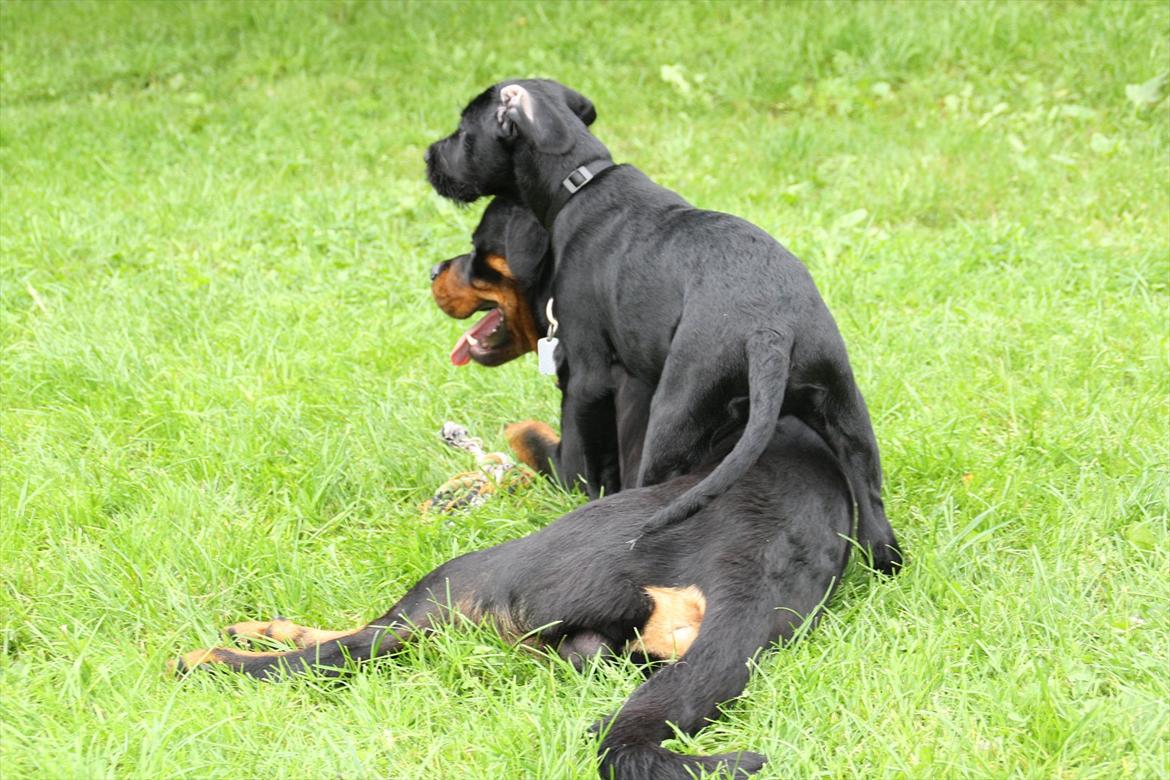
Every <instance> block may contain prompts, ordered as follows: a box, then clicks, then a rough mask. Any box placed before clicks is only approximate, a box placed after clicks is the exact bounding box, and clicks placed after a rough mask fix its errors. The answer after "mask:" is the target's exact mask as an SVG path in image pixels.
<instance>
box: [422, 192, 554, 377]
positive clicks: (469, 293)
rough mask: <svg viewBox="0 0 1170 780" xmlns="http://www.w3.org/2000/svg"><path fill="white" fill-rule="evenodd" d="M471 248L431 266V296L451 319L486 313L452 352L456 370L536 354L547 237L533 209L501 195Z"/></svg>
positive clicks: (549, 266)
mask: <svg viewBox="0 0 1170 780" xmlns="http://www.w3.org/2000/svg"><path fill="white" fill-rule="evenodd" d="M471 243H472V250H471V251H470V252H468V253H467V254H465V255H459V256H458V257H452V258H451V259H450V260H444V261H443V262H441V263H437V264H436V265H435V266H434V267H433V268H431V295H433V296H434V298H435V303H436V304H438V306H439V308H440V309H442V310H443V311H444V312H445V313H446V314H447V315H448V316H450V317H454V318H455V319H457V320H462V319H467V318H468V317H470V316H471V315H473V314H475V313H476V312H480V311H486V312H487V314H486V315H485V316H484V317H483V318H481V319H480V320H479V321H478V322H477V323H475V324H474V325H472V326H471V327H470V328H469V329H468V330H467V331H466V332H465V333H464V334H463V335H462V336H460V337H459V340H458V341H457V342H455V348H454V349H452V350H451V362H452V363H453V364H454V365H457V366H462V365H466V364H467V363H469V362H470V361H472V360H474V361H475V362H476V363H479V364H480V365H483V366H498V365H500V364H501V363H507V362H508V361H509V360H513V359H515V358H517V357H520V356H521V355H523V354H525V353H526V352H531V351H533V350H535V349H536V341H537V339H538V338H540V334H541V333H542V331H543V329H544V328H546V327H547V323H546V321H545V318H544V313H543V309H544V304H545V302H546V301H547V300H548V293H547V291H546V287H547V285H548V280H549V278H550V276H551V270H552V258H551V252H550V250H549V240H548V233H546V232H545V230H544V228H543V227H541V225H540V223H539V222H538V221H537V220H536V217H534V216H533V215H532V212H530V211H528V210H527V209H526V208H524V207H522V206H518V205H516V204H515V203H513V202H511V201H508V200H504V199H502V198H496V199H495V200H493V201H492V202H491V203H490V204H489V205H488V207H487V209H486V210H484V213H483V217H482V218H481V219H480V221H479V225H478V226H477V227H476V228H475V233H473V234H472V239H471Z"/></svg>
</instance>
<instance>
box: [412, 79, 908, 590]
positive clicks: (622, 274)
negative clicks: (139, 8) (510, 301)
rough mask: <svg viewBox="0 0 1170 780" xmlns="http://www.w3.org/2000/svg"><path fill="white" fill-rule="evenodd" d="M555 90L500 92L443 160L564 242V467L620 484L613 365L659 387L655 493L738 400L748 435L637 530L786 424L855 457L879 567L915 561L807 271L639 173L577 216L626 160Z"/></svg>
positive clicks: (701, 499) (560, 289)
mask: <svg viewBox="0 0 1170 780" xmlns="http://www.w3.org/2000/svg"><path fill="white" fill-rule="evenodd" d="M581 101H584V103H585V104H588V105H589V106H590V109H589V110H590V112H592V104H590V103H588V101H587V100H586V99H585V98H583V97H582V96H581V95H580V94H579V93H576V92H573V91H572V90H568V89H567V88H565V87H563V86H562V85H560V84H557V83H556V82H551V81H539V80H517V81H511V82H502V83H500V84H497V85H496V86H494V87H491V88H490V89H488V90H487V91H485V92H484V93H482V94H481V95H479V96H478V97H477V98H476V99H475V100H473V101H472V102H471V104H469V105H468V107H467V108H466V109H465V110H464V112H463V116H462V120H461V122H460V125H459V129H458V130H456V132H455V133H453V134H452V135H450V136H448V137H447V138H444V139H442V140H440V141H437V142H435V143H434V144H432V145H431V147H430V149H428V151H427V154H426V163H427V173H428V177H429V178H430V181H431V183H432V185H434V187H435V189H436V190H437V191H438V192H439V194H440V195H444V196H446V197H450V198H455V199H458V200H464V201H466V200H470V199H472V196H473V195H479V196H486V195H497V196H503V197H506V198H509V199H512V200H516V201H519V202H521V203H523V204H524V205H525V206H526V207H527V208H529V209H530V210H531V211H532V212H533V214H535V215H537V216H538V217H540V218H541V221H542V223H543V225H544V227H545V228H546V229H547V230H548V231H549V232H550V233H551V236H552V248H553V255H554V258H555V263H556V273H555V278H554V284H553V294H554V296H555V299H556V316H557V317H558V319H559V320H560V322H561V331H560V333H559V334H558V336H559V338H560V340H561V349H560V352H561V354H562V358H563V359H562V360H561V361H560V363H559V368H558V376H559V380H560V383H561V388H562V390H563V391H564V397H563V400H562V410H561V428H562V433H563V442H562V452H561V456H562V460H563V461H564V462H565V463H566V464H568V465H572V466H573V467H575V468H579V469H580V470H579V471H578V472H576V473H577V474H580V475H581V476H582V477H583V478H584V480H585V482H586V484H587V486H588V489H589V492H590V495H592V496H596V495H598V494H600V493H601V492H602V491H605V492H612V491H613V490H615V489H617V488H618V487H620V478H619V473H618V469H617V468H616V467H615V466H614V464H615V462H616V457H615V453H614V450H613V447H614V441H615V436H614V434H613V425H614V418H613V408H614V406H613V395H614V383H613V380H612V377H613V371H612V367H613V365H614V364H615V363H617V364H619V365H620V366H621V369H622V371H623V372H624V374H628V375H630V376H632V377H635V378H637V379H638V380H640V381H641V382H643V383H644V384H645V385H646V386H648V387H653V388H655V390H654V396H653V400H652V403H651V409H650V419H649V422H648V424H647V430H646V437H645V442H644V445H643V450H642V458H641V464H640V473H639V476H638V484H641V485H653V484H657V483H660V482H663V481H665V480H667V479H669V478H671V477H673V476H677V475H680V474H687V473H690V472H691V471H692V470H693V469H694V468H695V466H697V465H698V461H697V460H696V457H697V453H701V452H703V447H702V443H703V442H704V441H705V440H707V439H709V438H710V437H711V436H712V432H713V431H714V430H715V429H717V428H720V427H722V426H724V425H725V422H726V419H725V417H724V415H723V412H724V409H725V408H726V406H727V404H728V401H729V399H731V398H735V397H741V396H748V397H749V398H750V400H751V408H750V411H749V417H748V424H747V426H746V428H745V429H744V433H743V436H742V437H741V438H740V440H739V442H738V444H737V445H736V447H735V448H734V449H733V450H732V452H731V454H730V455H729V457H728V458H727V460H726V461H725V462H723V463H721V464H720V465H719V466H718V467H716V468H715V469H714V470H713V471H712V472H710V474H709V475H708V477H707V478H706V479H705V480H703V481H702V482H701V483H699V484H697V485H695V486H694V487H693V488H692V489H691V490H690V491H689V492H687V493H686V494H685V495H681V496H679V497H678V498H677V500H676V501H674V502H672V503H671V504H670V505H669V506H668V507H664V508H663V509H661V510H658V511H656V512H655V514H654V516H653V517H652V518H650V520H649V521H648V522H647V523H645V524H644V525H643V526H642V527H641V528H640V529H639V531H638V534H635V538H637V536H640V535H641V534H644V533H649V532H654V531H660V530H662V529H664V528H666V527H669V526H670V525H672V524H673V523H676V522H678V521H679V520H682V519H684V518H685V517H687V516H688V515H689V514H691V513H692V512H694V511H696V510H697V509H698V508H700V507H702V506H704V505H705V504H706V503H707V502H709V501H710V500H711V499H712V498H714V497H715V496H718V495H719V494H720V493H722V492H723V491H725V490H727V489H728V488H729V487H730V486H731V485H732V484H734V482H735V480H736V479H737V478H738V477H739V476H740V475H741V474H743V473H744V470H745V469H746V468H747V467H749V466H750V465H751V463H752V462H754V460H755V459H756V458H757V457H758V456H759V455H760V453H761V452H763V450H764V448H765V447H766V446H767V444H768V441H769V440H770V437H771V434H772V431H773V428H774V424H775V421H776V418H777V416H778V415H779V414H780V412H781V411H783V412H784V413H787V414H792V415H795V416H797V417H799V418H800V419H801V420H803V421H804V422H805V423H806V424H808V425H809V426H810V427H812V428H813V429H814V430H816V431H817V432H818V433H819V434H820V435H821V436H822V437H823V438H824V440H825V441H826V442H827V443H828V444H829V446H830V447H831V448H832V450H833V452H834V453H835V454H836V456H837V457H838V459H839V460H840V462H841V464H842V466H843V468H844V471H845V474H846V476H847V478H848V480H849V484H850V487H851V489H852V491H853V495H854V497H855V499H856V501H857V504H858V510H859V531H858V534H859V539H860V541H861V542H862V544H863V545H865V546H866V547H867V548H868V549H869V551H870V554H871V556H872V560H873V565H874V567H875V568H877V569H878V570H880V571H883V572H893V571H894V570H896V569H897V568H898V567H900V566H901V563H902V555H901V551H900V549H899V546H898V543H897V540H896V539H895V537H894V532H893V529H892V528H891V527H890V524H889V521H888V520H887V518H886V514H885V509H884V505H883V503H882V497H881V482H882V477H881V465H880V459H879V455H878V447H877V442H876V439H875V438H874V434H873V429H872V426H871V424H870V419H869V413H868V411H867V409H866V406H865V401H864V400H863V399H862V396H861V392H860V390H859V389H858V387H857V384H856V382H855V380H854V377H853V371H852V369H851V367H850V365H849V359H848V355H847V353H846V350H845V344H844V341H843V340H842V338H841V335H840V333H839V331H838V330H837V326H836V323H835V322H834V320H833V317H832V315H831V314H830V313H829V311H828V308H827V307H826V306H825V303H824V301H823V300H822V299H821V296H820V294H819V293H818V292H817V289H816V286H815V285H814V284H813V281H812V278H811V277H810V276H809V273H808V271H807V269H806V268H805V267H804V265H803V264H801V263H800V261H799V260H797V259H796V258H795V257H794V256H793V255H792V254H791V253H789V252H788V250H786V249H785V248H784V247H783V246H781V245H780V244H779V243H777V242H776V241H775V240H774V239H773V238H772V237H771V236H769V235H768V234H766V233H764V232H763V231H762V230H760V229H759V228H757V227H756V226H754V225H752V224H750V223H748V222H745V221H744V220H742V219H739V218H737V217H734V216H731V215H729V214H721V213H718V212H713V211H704V210H701V209H697V208H694V207H693V206H691V205H690V204H689V203H687V202H686V201H685V200H683V199H682V198H681V197H680V196H679V195H677V194H676V193H674V192H671V191H670V190H667V189H665V188H663V187H660V186H658V185H657V184H655V183H654V182H653V181H651V180H650V179H649V178H647V177H646V176H645V175H644V174H642V173H641V172H640V171H638V170H637V169H636V168H633V167H631V166H628V165H621V166H617V167H614V168H610V169H608V170H605V171H603V172H602V173H601V174H599V175H598V176H597V178H596V179H595V180H594V181H592V182H590V183H589V184H588V185H587V186H585V187H584V188H583V189H582V190H581V191H580V192H578V193H577V194H576V195H574V196H573V197H572V198H571V199H569V201H568V202H567V203H566V204H565V205H564V207H563V208H562V209H560V210H559V211H556V212H555V213H554V212H553V211H552V210H551V207H552V205H553V203H554V198H555V197H556V196H557V193H558V192H560V191H561V189H560V188H561V182H562V181H563V180H564V178H565V177H566V176H567V175H568V174H569V173H570V172H571V171H573V170H575V169H576V168H577V167H578V166H581V165H584V164H586V163H590V162H593V161H596V160H609V159H610V154H609V151H608V150H607V149H606V148H605V146H604V145H603V144H602V143H601V142H600V141H599V140H598V139H597V138H596V137H594V136H593V135H592V134H591V133H590V132H589V131H588V128H587V127H586V125H585V123H584V122H583V121H581V119H580V118H579V117H578V115H577V113H576V111H575V109H574V106H577V107H580V106H581V105H582V102H581Z"/></svg>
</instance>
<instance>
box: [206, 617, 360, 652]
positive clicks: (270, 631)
mask: <svg viewBox="0 0 1170 780" xmlns="http://www.w3.org/2000/svg"><path fill="white" fill-rule="evenodd" d="M360 630H361V629H360V628H355V629H351V630H349V631H329V630H327V629H323V628H310V627H308V626H301V625H297V624H296V623H294V622H292V621H291V620H273V621H270V622H264V621H248V622H244V623H236V624H235V625H233V626H229V627H228V629H227V633H228V634H230V635H232V636H235V637H239V638H242V639H258V638H261V637H264V638H268V639H273V640H275V641H277V642H288V643H291V644H294V645H296V646H297V647H301V648H304V647H312V646H313V645H319V644H321V643H322V642H328V641H329V640H331V639H341V638H342V637H346V636H349V635H350V634H355V633H357V632H358V631H360Z"/></svg>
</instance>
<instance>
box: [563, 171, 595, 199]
mask: <svg viewBox="0 0 1170 780" xmlns="http://www.w3.org/2000/svg"><path fill="white" fill-rule="evenodd" d="M574 177H576V178H575V180H574ZM592 180H593V172H592V171H591V170H589V166H588V165H582V166H581V167H580V168H577V169H576V170H574V171H573V172H572V173H570V174H569V175H568V176H566V177H565V180H564V181H562V182H561V186H562V187H564V188H565V189H566V190H568V191H569V194H570V195H576V194H577V190H579V189H581V188H582V187H584V186H585V185H586V184H588V183H589V182H590V181H592Z"/></svg>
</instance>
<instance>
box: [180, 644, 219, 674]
mask: <svg viewBox="0 0 1170 780" xmlns="http://www.w3.org/2000/svg"><path fill="white" fill-rule="evenodd" d="M223 663H224V662H223V660H222V658H220V650H219V648H215V647H208V648H205V649H203V650H192V651H191V652H189V653H184V654H183V655H181V656H179V657H178V658H175V659H172V660H170V661H167V671H169V672H170V673H171V674H172V675H174V676H175V677H186V676H187V675H188V674H190V673H191V672H193V671H195V670H196V669H206V668H208V667H209V666H212V665H218V664H223Z"/></svg>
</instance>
